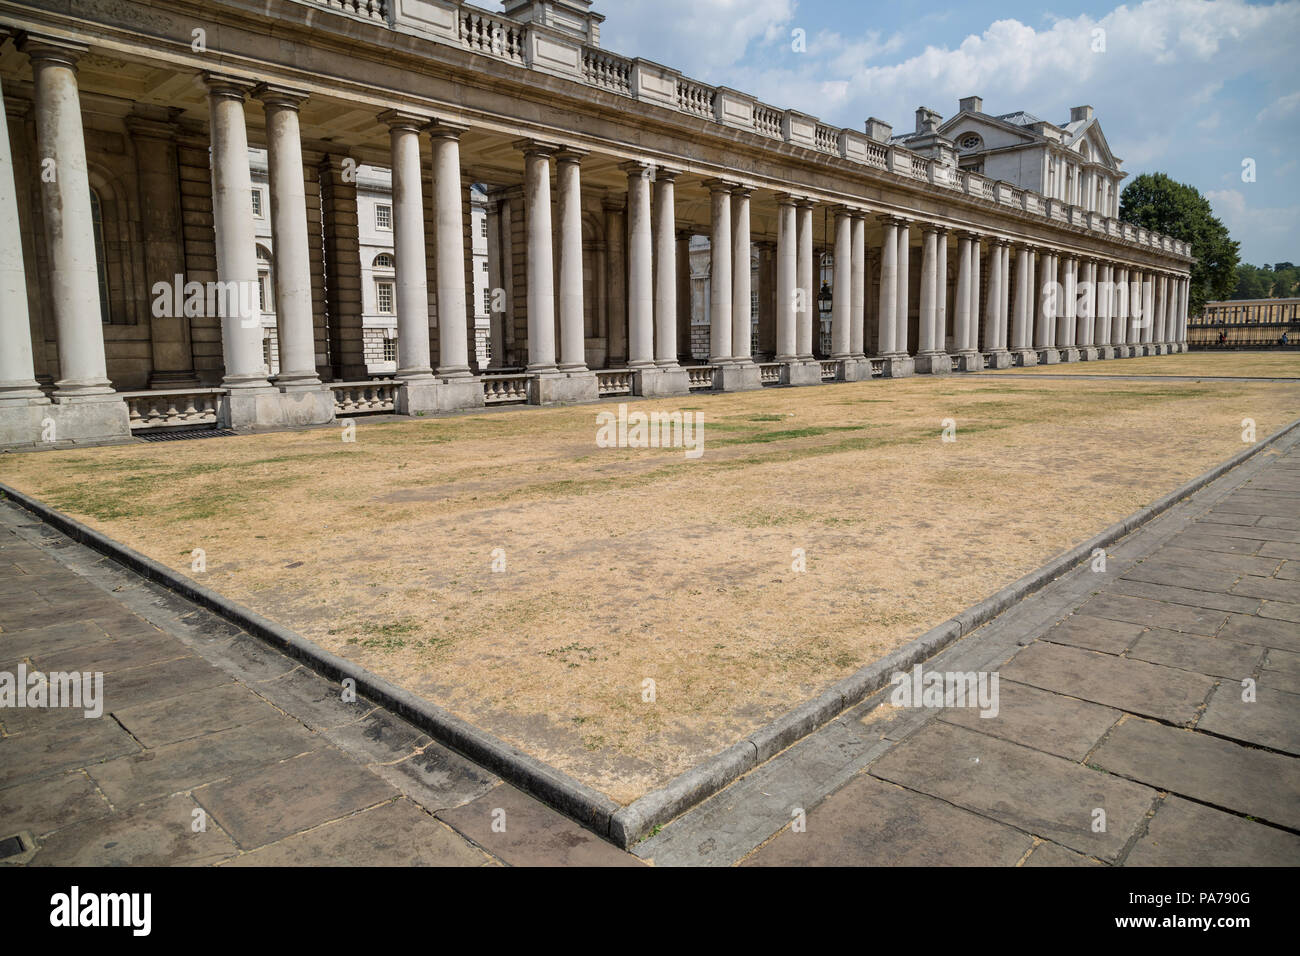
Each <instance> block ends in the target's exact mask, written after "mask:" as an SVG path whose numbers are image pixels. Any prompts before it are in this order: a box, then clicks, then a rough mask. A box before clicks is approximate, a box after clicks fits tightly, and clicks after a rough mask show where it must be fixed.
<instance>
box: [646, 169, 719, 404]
mask: <svg viewBox="0 0 1300 956" xmlns="http://www.w3.org/2000/svg"><path fill="white" fill-rule="evenodd" d="M679 175H680V173H679V171H678V170H676V169H669V168H667V167H664V166H660V167H659V168H658V170H656V172H655V186H654V206H655V208H654V222H653V229H652V232H653V234H654V246H655V262H654V284H655V301H654V325H655V334H654V338H655V342H654V360H655V367H654V368H653V369H650V368H645V369H642V370H640V371H638V372H637V373H636V379H637V382H638V384H639V388H638V389H637V394H639V395H685V394H687V393H688V392H689V391H690V374H689V373H688V372H687V371H686V369H684V368H682V367H681V366H680V365H678V364H677V350H678V347H679V345H680V343H681V338H680V336H681V323H680V322H679V318H680V316H681V308H680V304H679V300H678V295H679V294H681V295H685V296H686V301H687V303H688V305H687V309H686V321H685V328H686V336H687V338H686V342H687V344H688V348H689V342H690V307H689V302H690V285H689V283H690V269H691V266H690V258H689V256H690V249H689V242H690V240H689V236H688V237H687V239H686V242H681V241H679V239H678V235H679V233H678V232H677V222H676V219H675V216H676V207H677V198H676V180H677V177H678V176H679ZM682 246H686V249H685V254H684V255H683V254H682V252H681V247H682ZM679 257H680V258H681V259H682V260H684V261H679ZM679 268H682V269H685V270H686V282H687V285H686V288H685V289H684V290H683V289H682V276H681V275H680V274H679V272H678V269H679ZM715 384H716V378H715Z"/></svg>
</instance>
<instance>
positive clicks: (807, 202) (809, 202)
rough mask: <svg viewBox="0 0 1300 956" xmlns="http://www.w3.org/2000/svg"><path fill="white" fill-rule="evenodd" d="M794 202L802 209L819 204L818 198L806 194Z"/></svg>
mask: <svg viewBox="0 0 1300 956" xmlns="http://www.w3.org/2000/svg"><path fill="white" fill-rule="evenodd" d="M794 204H795V205H796V206H798V207H799V208H800V209H811V208H812V207H813V206H816V205H817V200H816V199H813V198H812V197H810V196H804V197H802V198H800V199H796V200H795V203H794Z"/></svg>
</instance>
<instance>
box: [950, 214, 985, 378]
mask: <svg viewBox="0 0 1300 956" xmlns="http://www.w3.org/2000/svg"><path fill="white" fill-rule="evenodd" d="M970 287H971V237H970V234H969V233H964V232H960V233H958V234H957V294H956V295H955V296H954V297H953V312H954V314H953V330H952V337H953V348H954V350H955V354H956V356H957V368H958V369H960V370H961V371H963V372H978V371H979V369H978V368H971V367H970V366H971V364H972V363H971V362H970V358H971V355H972V352H971V349H970V347H969V346H970V341H971V314H970V304H971V298H972V296H971V288H970Z"/></svg>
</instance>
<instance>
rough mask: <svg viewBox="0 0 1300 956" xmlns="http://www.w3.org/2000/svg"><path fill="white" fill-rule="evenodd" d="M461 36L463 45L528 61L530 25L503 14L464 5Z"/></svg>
mask: <svg viewBox="0 0 1300 956" xmlns="http://www.w3.org/2000/svg"><path fill="white" fill-rule="evenodd" d="M456 30H457V37H458V39H459V40H460V43H461V45H462V46H463V47H465V48H466V49H468V50H472V51H474V52H475V53H485V54H487V55H488V56H495V57H498V58H499V59H502V60H509V61H510V62H511V63H519V64H521V65H523V64H524V59H525V43H526V42H527V40H526V30H527V28H526V27H525V26H524V25H523V24H521V23H516V22H515V21H514V20H508V19H506V18H505V17H503V16H501V15H500V14H496V13H489V12H488V11H487V10H480V9H478V8H477V7H471V6H468V5H462V6H461V7H460V9H459V10H458V12H457V17H456Z"/></svg>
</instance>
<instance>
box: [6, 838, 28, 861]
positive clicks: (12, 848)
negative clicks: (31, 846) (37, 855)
mask: <svg viewBox="0 0 1300 956" xmlns="http://www.w3.org/2000/svg"><path fill="white" fill-rule="evenodd" d="M25 852H27V847H26V846H24V845H23V838H22V837H19V836H10V837H5V838H4V839H3V840H0V860H4V859H8V858H9V857H11V856H18V855H19V854H20V853H25Z"/></svg>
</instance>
